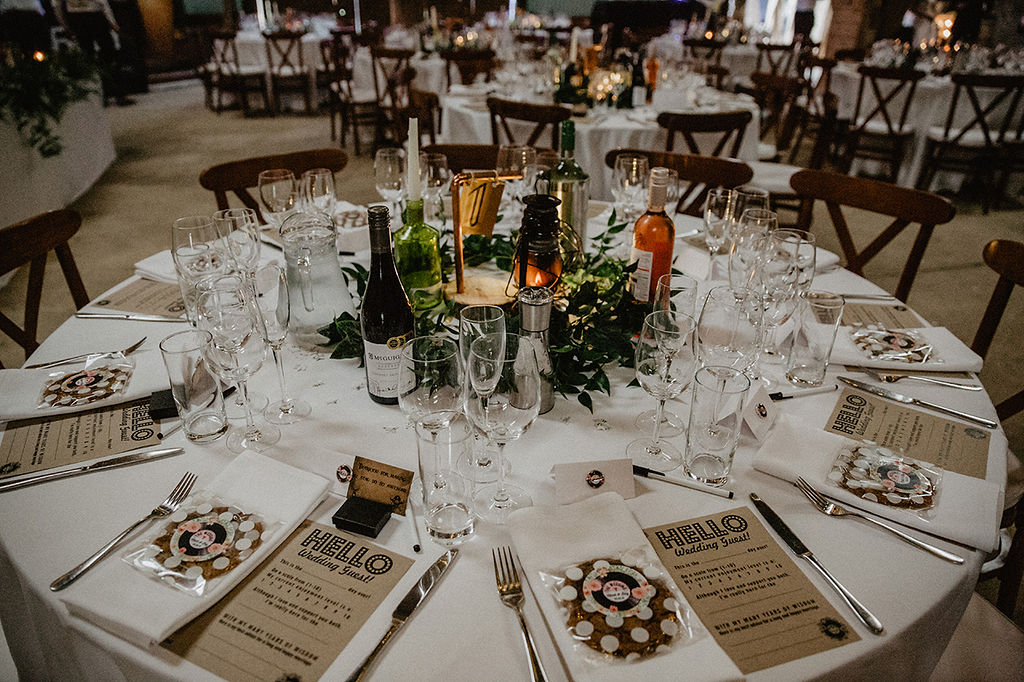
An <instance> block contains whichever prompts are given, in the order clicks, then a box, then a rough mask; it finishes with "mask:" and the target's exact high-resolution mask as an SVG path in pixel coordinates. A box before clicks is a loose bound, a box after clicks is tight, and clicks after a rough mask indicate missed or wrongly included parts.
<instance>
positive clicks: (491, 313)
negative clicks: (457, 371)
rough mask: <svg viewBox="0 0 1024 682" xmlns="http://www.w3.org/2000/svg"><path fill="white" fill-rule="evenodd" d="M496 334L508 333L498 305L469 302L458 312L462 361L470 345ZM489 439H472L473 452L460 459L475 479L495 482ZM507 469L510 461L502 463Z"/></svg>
mask: <svg viewBox="0 0 1024 682" xmlns="http://www.w3.org/2000/svg"><path fill="white" fill-rule="evenodd" d="M488 334H494V335H496V336H498V337H499V338H504V337H505V313H504V311H503V310H502V309H501V308H499V307H498V306H495V305H470V306H466V307H465V308H463V309H462V312H460V313H459V353H460V354H461V356H462V365H463V366H464V367H468V366H469V356H470V349H471V348H472V345H473V342H474V341H476V340H477V339H478V338H480V337H481V336H485V335H488ZM487 445H488V443H481V442H479V441H477V440H474V442H473V449H472V453H471V454H469V455H468V456H467V457H464V458H463V459H462V460H460V461H459V463H458V467H459V472H460V473H461V474H462V475H463V476H465V477H466V478H468V479H469V480H471V481H474V482H476V483H493V482H494V481H496V480H498V472H497V469H496V462H495V460H494V458H492V457H491V453H490V451H489V448H488V447H487ZM503 466H504V467H505V469H506V471H505V473H506V474H507V473H508V468H509V467H508V463H507V462H505V463H503Z"/></svg>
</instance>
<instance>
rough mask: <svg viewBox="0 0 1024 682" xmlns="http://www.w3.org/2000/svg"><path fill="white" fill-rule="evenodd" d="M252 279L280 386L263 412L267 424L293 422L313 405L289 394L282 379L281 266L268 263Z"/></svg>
mask: <svg viewBox="0 0 1024 682" xmlns="http://www.w3.org/2000/svg"><path fill="white" fill-rule="evenodd" d="M252 283H253V289H254V291H255V292H256V307H257V308H258V309H259V311H260V315H262V316H263V326H262V327H261V331H263V332H265V334H266V337H265V338H266V340H267V345H269V346H270V350H271V352H272V353H273V355H274V365H275V366H276V367H277V381H278V384H279V385H280V387H281V399H280V400H278V401H277V402H274V403H271V404H270V405H267V409H266V410H264V411H263V416H264V417H266V419H267V421H268V422H270V423H271V424H294V423H295V422H298V421H302V420H303V419H305V418H306V417H308V416H309V415H310V413H312V411H313V408H312V407H310V406H309V403H307V402H306V401H304V400H301V399H299V398H293V397H292V396H291V394H289V393H288V386H287V384H286V383H285V378H284V363H283V362H281V351H282V349H283V348H284V341H285V339H286V338H288V322H289V320H290V318H291V302H290V300H289V298H288V283H287V281H286V279H285V272H284V268H282V267H281V266H280V265H278V264H277V263H268V264H267V265H264V266H263V267H262V268H260V269H259V270H257V271H256V274H255V276H254V277H253V279H252Z"/></svg>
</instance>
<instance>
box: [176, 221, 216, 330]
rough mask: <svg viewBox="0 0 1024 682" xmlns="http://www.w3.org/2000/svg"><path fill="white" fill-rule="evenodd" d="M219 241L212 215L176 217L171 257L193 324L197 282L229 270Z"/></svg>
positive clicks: (189, 317)
mask: <svg viewBox="0 0 1024 682" xmlns="http://www.w3.org/2000/svg"><path fill="white" fill-rule="evenodd" d="M218 245H219V237H218V234H217V228H216V226H215V225H214V222H213V220H212V219H211V218H209V217H208V216H185V217H183V218H178V219H177V220H175V221H174V225H173V227H172V228H171V257H172V258H173V260H174V270H175V272H176V273H177V275H178V285H179V287H180V288H181V298H182V300H183V302H184V304H185V312H186V314H187V315H188V319H189V322H191V323H192V324H193V325H194V324H195V322H196V317H195V311H196V288H195V287H196V282H198V281H200V280H202V279H204V278H207V277H216V276H218V275H223V274H224V273H225V272H227V266H228V262H227V259H225V258H224V255H223V253H222V251H221V249H220V248H218Z"/></svg>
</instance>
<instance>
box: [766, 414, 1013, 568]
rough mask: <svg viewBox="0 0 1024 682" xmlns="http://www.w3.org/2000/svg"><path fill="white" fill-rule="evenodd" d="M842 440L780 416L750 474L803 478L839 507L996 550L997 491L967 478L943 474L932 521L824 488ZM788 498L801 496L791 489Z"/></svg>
mask: <svg viewBox="0 0 1024 682" xmlns="http://www.w3.org/2000/svg"><path fill="white" fill-rule="evenodd" d="M847 440H848V439H846V438H844V437H843V436H839V435H836V434H832V433H828V432H826V431H823V430H821V429H816V428H813V427H809V426H808V425H801V424H797V423H796V422H795V421H793V420H791V419H790V418H788V417H786V416H785V415H780V416H779V419H778V420H777V421H776V422H775V425H774V426H773V427H772V432H771V434H769V436H768V438H767V440H765V442H764V444H763V445H762V446H761V449H760V450H758V451H757V454H756V455H755V456H754V468H755V469H757V470H758V471H763V472H764V473H766V474H769V475H771V476H775V477H776V478H781V479H783V480H785V481H795V480H796V478H797V476H803V478H804V480H806V481H807V482H808V483H810V484H811V485H812V486H814V487H815V488H816V489H817V490H818V491H819V492H822V493H824V494H826V495H828V496H829V497H832V498H834V499H836V500H837V501H839V502H841V503H842V504H844V505H849V506H850V507H856V508H858V509H862V510H864V511H866V512H870V513H871V514H872V515H874V516H880V517H883V518H886V519H889V520H890V521H895V522H896V523H899V524H902V525H904V526H908V527H910V528H916V529H917V530H922V531H924V532H926V533H931V534H932V535H937V536H939V537H943V538H946V539H948V540H953V541H954V542H960V543H963V544H966V545H970V546H971V547H977V548H978V549H980V550H982V551H986V552H988V551H991V550H993V549H995V548H996V546H997V545H998V543H999V540H998V531H999V518H1000V516H1001V514H1002V495H1001V494H1000V492H999V486H998V485H996V484H995V483H992V482H990V481H985V480H982V479H980V478H974V477H973V476H964V475H962V474H958V473H956V472H953V471H943V472H942V480H941V482H940V483H939V497H938V502H937V503H936V504H935V506H934V507H933V508H932V509H931V510H930V511H931V512H932V516H931V518H922V517H921V516H919V515H918V514H917V513H915V512H913V511H910V510H908V509H899V508H897V507H889V506H886V505H882V504H876V503H874V502H870V501H868V500H863V499H861V498H860V497H857V496H856V495H854V494H853V493H851V492H850V491H848V490H844V489H842V488H838V487H836V486H834V485H831V484H829V483H827V482H826V481H827V480H828V473H829V471H831V469H832V463H833V462H834V461H835V458H836V455H838V454H839V450H840V449H841V448H842V446H843V444H844V443H845V442H847ZM793 494H794V495H801V493H800V492H799V491H798V490H797V489H796V488H794V489H793ZM808 504H810V502H808Z"/></svg>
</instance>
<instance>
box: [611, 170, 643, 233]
mask: <svg viewBox="0 0 1024 682" xmlns="http://www.w3.org/2000/svg"><path fill="white" fill-rule="evenodd" d="M650 174H651V173H650V161H649V160H648V158H647V157H646V156H642V155H639V154H619V155H618V156H616V157H615V169H614V171H613V178H612V193H613V195H614V196H615V210H616V213H617V214H620V215H619V217H620V219H621V220H626V221H629V220H632V219H633V217H634V216H635V215H636V207H637V205H639V204H641V203H642V201H643V195H644V193H645V192H646V190H647V181H648V178H649V177H650Z"/></svg>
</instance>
